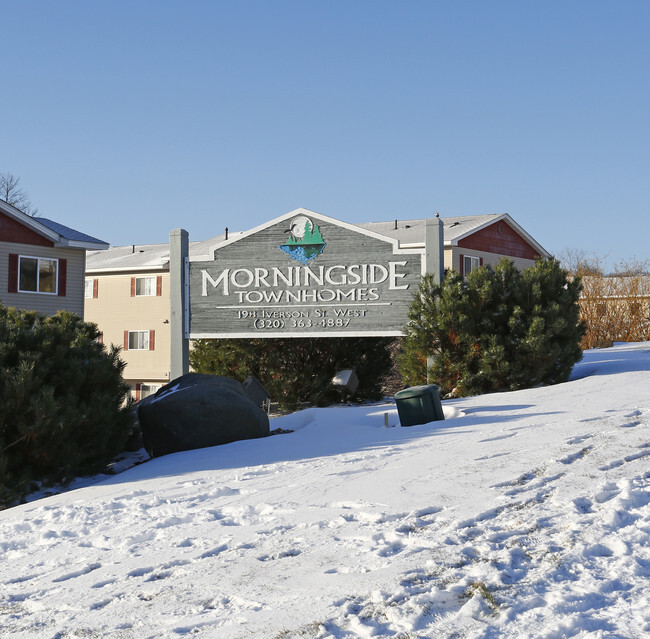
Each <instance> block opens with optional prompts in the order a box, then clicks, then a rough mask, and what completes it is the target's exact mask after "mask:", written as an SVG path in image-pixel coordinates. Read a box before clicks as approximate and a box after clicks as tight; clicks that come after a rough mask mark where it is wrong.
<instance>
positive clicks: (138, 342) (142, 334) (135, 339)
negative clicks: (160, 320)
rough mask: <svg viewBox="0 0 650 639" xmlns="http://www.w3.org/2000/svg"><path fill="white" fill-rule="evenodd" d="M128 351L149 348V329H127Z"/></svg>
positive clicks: (146, 349)
mask: <svg viewBox="0 0 650 639" xmlns="http://www.w3.org/2000/svg"><path fill="white" fill-rule="evenodd" d="M128 350H130V351H148V350H149V331H129V348H128Z"/></svg>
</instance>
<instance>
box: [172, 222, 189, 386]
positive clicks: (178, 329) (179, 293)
mask: <svg viewBox="0 0 650 639" xmlns="http://www.w3.org/2000/svg"><path fill="white" fill-rule="evenodd" d="M189 245H190V242H189V234H188V232H187V231H186V230H185V229H174V230H173V231H171V232H170V234H169V322H170V327H169V328H170V346H171V352H170V371H169V379H170V381H171V380H172V379H176V378H177V377H180V376H181V375H185V374H186V373H189V371H190V340H189V325H188V313H189V308H188V304H189V299H188V294H187V293H188V287H189V281H188V271H189Z"/></svg>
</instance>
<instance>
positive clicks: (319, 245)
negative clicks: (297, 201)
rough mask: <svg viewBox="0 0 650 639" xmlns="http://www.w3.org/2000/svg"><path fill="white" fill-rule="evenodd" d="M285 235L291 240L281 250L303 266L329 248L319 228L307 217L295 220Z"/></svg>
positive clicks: (301, 216) (299, 217) (300, 216)
mask: <svg viewBox="0 0 650 639" xmlns="http://www.w3.org/2000/svg"><path fill="white" fill-rule="evenodd" d="M285 233H288V234H289V238H288V239H287V241H286V242H285V243H284V244H281V245H280V247H279V248H280V249H281V250H282V251H284V252H285V253H286V254H287V255H288V256H289V257H290V258H291V259H293V260H296V261H297V262H300V263H301V264H308V263H309V262H311V261H312V260H313V259H314V258H315V257H318V256H319V255H320V254H321V253H322V252H323V249H324V248H325V246H327V245H326V243H325V240H323V236H322V235H321V232H320V229H319V228H318V226H317V225H316V224H314V223H313V222H312V221H311V220H310V219H309V218H308V217H307V216H305V215H299V216H298V217H295V218H293V220H291V224H290V225H289V228H288V229H287V230H286V231H285Z"/></svg>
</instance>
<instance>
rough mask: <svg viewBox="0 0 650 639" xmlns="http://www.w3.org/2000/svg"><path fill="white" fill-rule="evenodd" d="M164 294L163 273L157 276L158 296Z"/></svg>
mask: <svg viewBox="0 0 650 639" xmlns="http://www.w3.org/2000/svg"><path fill="white" fill-rule="evenodd" d="M161 295H162V275H158V277H156V296H157V297H160V296H161Z"/></svg>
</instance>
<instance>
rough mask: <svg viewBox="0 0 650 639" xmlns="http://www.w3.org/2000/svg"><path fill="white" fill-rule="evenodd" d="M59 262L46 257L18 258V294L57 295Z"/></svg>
mask: <svg viewBox="0 0 650 639" xmlns="http://www.w3.org/2000/svg"><path fill="white" fill-rule="evenodd" d="M58 265H59V260H55V259H49V258H44V257H26V256H24V255H21V256H20V257H19V258H18V292H20V293H47V294H49V295H56V294H57V282H58V277H57V272H58Z"/></svg>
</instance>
